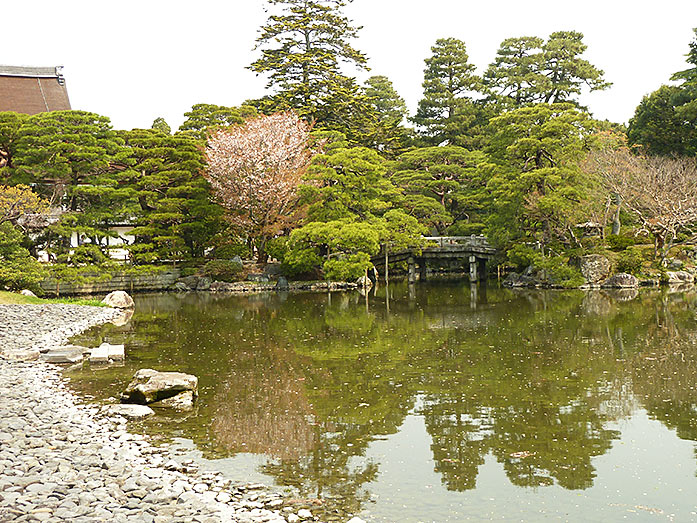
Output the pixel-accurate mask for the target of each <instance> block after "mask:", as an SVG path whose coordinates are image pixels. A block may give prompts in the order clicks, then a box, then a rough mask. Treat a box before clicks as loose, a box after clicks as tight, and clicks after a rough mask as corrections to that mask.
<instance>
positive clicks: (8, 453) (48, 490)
mask: <svg viewBox="0 0 697 523" xmlns="http://www.w3.org/2000/svg"><path fill="white" fill-rule="evenodd" d="M120 315H121V312H120V311H118V310H115V309H109V308H101V307H88V306H80V305H67V304H45V305H0V356H2V357H0V394H1V395H2V398H3V399H2V402H0V521H49V522H59V521H71V522H97V521H110V522H112V521H113V522H127V521H138V522H141V521H142V522H153V523H155V522H157V523H160V522H162V523H164V522H206V523H208V522H211V523H212V522H218V521H240V522H249V523H254V522H271V523H284V522H285V523H296V522H299V521H301V520H308V521H317V520H318V519H319V518H317V517H316V516H313V515H312V514H311V513H310V511H308V510H307V509H304V508H300V507H295V506H290V505H291V503H289V502H287V501H288V500H284V497H283V495H281V494H279V493H274V492H272V491H271V490H269V489H267V488H266V487H264V486H263V485H236V484H232V483H231V482H230V481H229V480H225V479H224V478H223V477H222V474H220V473H213V472H203V473H201V472H199V471H198V467H197V466H196V465H195V464H194V463H193V462H192V461H188V462H182V463H180V462H178V461H177V458H176V456H175V453H174V452H172V451H171V450H170V449H169V447H168V445H161V446H154V445H151V444H150V443H149V442H148V441H147V438H146V437H145V436H143V435H140V434H131V433H129V432H128V429H127V422H126V419H125V418H123V417H121V416H114V415H108V414H107V412H106V410H105V409H104V408H100V407H99V406H96V405H85V404H83V403H82V402H81V401H80V400H79V399H78V398H77V397H76V396H75V394H73V393H72V392H71V391H70V390H69V389H68V388H67V387H66V385H65V379H64V378H63V376H62V374H61V370H60V367H58V366H56V365H52V364H48V363H43V362H40V361H21V360H23V359H27V357H28V359H32V358H33V355H34V353H36V354H38V352H39V351H41V350H45V349H47V348H50V347H55V346H60V345H63V344H66V343H67V342H68V340H69V338H70V337H72V336H74V335H76V334H79V333H80V332H82V331H84V330H86V329H88V328H90V327H92V326H95V325H99V324H102V323H105V322H108V321H111V320H114V319H117V318H118V317H119V316H120ZM356 519H357V520H358V518H356ZM359 521H360V520H359Z"/></svg>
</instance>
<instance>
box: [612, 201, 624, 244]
mask: <svg viewBox="0 0 697 523" xmlns="http://www.w3.org/2000/svg"><path fill="white" fill-rule="evenodd" d="M615 204H616V205H617V209H615V214H614V216H613V217H612V235H613V236H617V235H618V234H619V233H620V229H621V228H622V223H620V209H622V197H621V196H620V195H619V194H616V195H615Z"/></svg>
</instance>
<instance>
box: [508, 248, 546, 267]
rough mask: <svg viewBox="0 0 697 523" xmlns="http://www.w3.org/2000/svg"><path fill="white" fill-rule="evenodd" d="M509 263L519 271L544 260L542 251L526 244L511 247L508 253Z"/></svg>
mask: <svg viewBox="0 0 697 523" xmlns="http://www.w3.org/2000/svg"><path fill="white" fill-rule="evenodd" d="M507 255H508V261H509V262H511V263H512V264H513V265H514V266H515V267H517V268H518V269H525V268H526V267H529V266H531V265H537V263H538V262H539V261H540V260H541V259H542V254H541V253H540V251H538V250H536V249H534V248H532V247H530V246H529V245H525V244H517V245H514V246H513V247H511V248H510V249H509V250H508V252H507Z"/></svg>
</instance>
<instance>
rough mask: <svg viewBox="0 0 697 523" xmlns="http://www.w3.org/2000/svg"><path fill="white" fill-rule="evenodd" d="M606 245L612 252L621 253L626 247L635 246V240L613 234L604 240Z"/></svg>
mask: <svg viewBox="0 0 697 523" xmlns="http://www.w3.org/2000/svg"><path fill="white" fill-rule="evenodd" d="M606 241H607V244H608V245H609V246H610V248H611V249H612V250H613V251H623V250H625V249H627V248H628V247H632V246H633V245H636V239H634V238H633V237H631V236H620V235H617V234H613V235H611V236H608V237H607V238H606Z"/></svg>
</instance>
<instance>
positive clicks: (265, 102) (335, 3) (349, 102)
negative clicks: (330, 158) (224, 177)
mask: <svg viewBox="0 0 697 523" xmlns="http://www.w3.org/2000/svg"><path fill="white" fill-rule="evenodd" d="M350 1H351V0H269V3H270V4H271V5H272V6H279V7H280V13H279V14H273V15H271V16H270V17H269V19H268V22H267V23H266V25H264V26H263V27H262V28H261V30H260V33H261V34H260V35H259V37H258V38H257V45H256V49H260V50H261V53H262V54H261V57H260V58H259V59H258V60H256V61H255V62H253V63H252V64H251V65H250V66H249V68H250V69H251V70H252V71H255V72H256V73H259V74H267V75H268V77H269V81H268V85H267V87H268V88H269V89H272V90H273V95H272V96H271V97H267V98H265V99H262V100H260V101H259V104H258V105H260V107H261V109H262V111H263V112H265V113H270V112H274V111H278V110H286V109H294V110H295V111H296V112H297V113H298V114H299V115H300V116H302V117H303V118H305V119H307V120H308V121H310V122H316V123H315V127H316V128H321V129H331V130H340V131H344V132H345V133H346V134H347V135H348V136H349V138H351V139H352V140H354V141H360V140H361V138H362V134H361V133H362V129H364V128H365V125H366V121H368V122H369V121H370V120H371V119H374V115H373V113H372V107H371V106H370V104H369V103H368V101H367V100H366V98H365V96H364V95H363V93H362V91H361V89H360V86H358V84H357V83H356V81H355V79H354V78H353V77H351V76H347V75H345V74H344V73H343V72H342V70H341V66H342V64H348V65H351V66H353V67H354V68H356V69H358V70H361V69H367V67H366V61H367V60H366V57H365V55H364V54H363V53H361V52H360V51H357V50H356V49H354V48H353V47H352V45H351V43H350V41H351V40H353V39H354V38H355V37H356V35H357V33H358V30H359V29H360V28H359V27H355V26H354V25H353V24H352V22H351V21H350V20H349V19H348V18H347V17H345V16H344V15H343V14H342V13H341V9H342V8H343V7H345V6H346V5H347V4H348V3H350Z"/></svg>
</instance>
